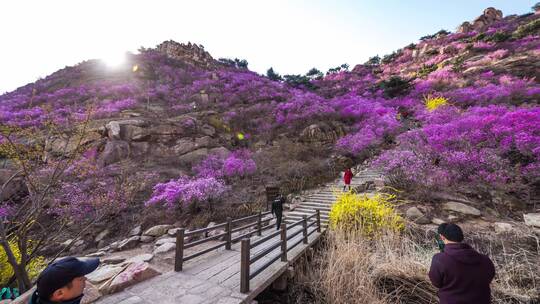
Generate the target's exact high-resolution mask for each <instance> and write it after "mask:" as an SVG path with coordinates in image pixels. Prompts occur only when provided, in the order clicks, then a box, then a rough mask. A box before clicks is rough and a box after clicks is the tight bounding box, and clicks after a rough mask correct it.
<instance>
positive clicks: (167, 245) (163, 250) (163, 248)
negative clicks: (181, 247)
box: [154, 243, 176, 255]
mask: <svg viewBox="0 0 540 304" xmlns="http://www.w3.org/2000/svg"><path fill="white" fill-rule="evenodd" d="M175 248H176V244H175V243H165V244H162V245H160V246H159V247H157V248H156V249H154V255H156V254H163V253H166V252H169V251H172V250H174V249H175Z"/></svg>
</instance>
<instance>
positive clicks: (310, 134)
mask: <svg viewBox="0 0 540 304" xmlns="http://www.w3.org/2000/svg"><path fill="white" fill-rule="evenodd" d="M344 135H345V131H344V130H343V127H341V126H339V125H330V124H327V123H324V122H320V123H317V124H312V125H310V126H308V127H306V128H305V129H304V130H302V132H301V133H300V140H301V141H303V142H309V143H318V144H324V143H332V142H335V141H336V140H337V139H338V138H339V137H342V136H344Z"/></svg>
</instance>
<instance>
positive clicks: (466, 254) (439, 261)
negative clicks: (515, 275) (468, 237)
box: [429, 223, 495, 304]
mask: <svg viewBox="0 0 540 304" xmlns="http://www.w3.org/2000/svg"><path fill="white" fill-rule="evenodd" d="M437 232H438V234H439V237H440V238H441V239H442V241H443V242H444V249H443V251H442V252H441V253H437V254H436V255H435V256H433V259H432V261H431V268H430V269H429V279H430V280H431V283H432V284H433V286H435V287H437V288H439V300H440V303H441V304H472V303H474V304H489V303H491V290H490V287H489V284H490V283H491V281H492V280H493V277H494V276H495V267H494V266H493V263H492V262H491V260H490V259H489V257H488V256H486V255H484V254H481V253H478V252H477V251H476V250H474V249H473V248H472V247H471V246H469V245H467V244H465V243H462V241H463V231H462V230H461V228H460V227H459V226H458V225H456V224H447V223H443V224H441V225H439V227H438V229H437Z"/></svg>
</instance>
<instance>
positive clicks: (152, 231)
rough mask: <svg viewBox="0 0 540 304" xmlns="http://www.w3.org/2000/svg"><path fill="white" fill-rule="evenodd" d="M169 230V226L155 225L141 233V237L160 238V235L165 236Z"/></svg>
mask: <svg viewBox="0 0 540 304" xmlns="http://www.w3.org/2000/svg"><path fill="white" fill-rule="evenodd" d="M171 228H172V226H171V225H157V226H154V227H151V228H149V229H147V230H146V231H145V232H144V233H143V235H147V236H153V237H159V236H162V235H164V234H166V233H167V231H168V230H169V229H171Z"/></svg>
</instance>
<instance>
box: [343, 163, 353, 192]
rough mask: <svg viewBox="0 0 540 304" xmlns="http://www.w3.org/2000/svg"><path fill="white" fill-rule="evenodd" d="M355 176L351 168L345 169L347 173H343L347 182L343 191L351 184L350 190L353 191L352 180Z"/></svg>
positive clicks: (344, 180)
mask: <svg viewBox="0 0 540 304" xmlns="http://www.w3.org/2000/svg"><path fill="white" fill-rule="evenodd" d="M352 178H353V173H352V170H351V168H347V170H345V173H344V174H343V182H344V183H345V184H344V185H343V191H345V187H347V186H349V191H351V180H352Z"/></svg>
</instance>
